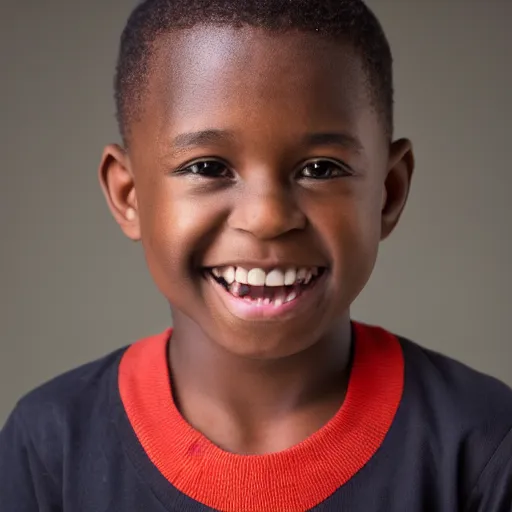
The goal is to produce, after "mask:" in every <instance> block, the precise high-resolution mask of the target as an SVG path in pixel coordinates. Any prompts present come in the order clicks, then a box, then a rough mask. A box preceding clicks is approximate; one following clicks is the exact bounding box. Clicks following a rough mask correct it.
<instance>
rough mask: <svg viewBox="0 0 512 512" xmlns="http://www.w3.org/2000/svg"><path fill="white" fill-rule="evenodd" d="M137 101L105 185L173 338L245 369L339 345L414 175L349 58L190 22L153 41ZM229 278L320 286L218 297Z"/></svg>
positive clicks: (259, 33) (320, 43)
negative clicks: (255, 362) (162, 304)
mask: <svg viewBox="0 0 512 512" xmlns="http://www.w3.org/2000/svg"><path fill="white" fill-rule="evenodd" d="M143 94H144V99H143V110H142V115H141V116H140V117H139V118H138V119H136V120H135V121H134V122H133V123H132V125H131V127H130V145H129V151H127V152H126V153H125V152H123V151H122V150H121V149H120V148H119V147H117V146H109V147H107V148H106V150H105V155H104V159H103V162H102V165H101V168H100V175H101V180H102V185H103V188H104V191H105V193H106V196H107V200H108V202H109V205H110V207H111V208H112V211H113V213H114V215H115V217H116V219H117V220H118V222H119V223H120V225H121V227H122V228H123V230H124V232H125V233H126V234H127V235H128V236H129V237H130V238H132V239H139V238H140V239H141V240H142V243H143V246H144V250H145V254H146V258H147V262H148V265H149V268H150V271H151V273H152V275H153V278H154V280H155V282H156V284H157V285H158V287H159V289H160V290H161V292H162V293H163V294H164V295H165V297H166V298H167V299H168V300H169V302H170V303H171V305H172V308H173V317H174V322H175V329H176V335H177V336H180V337H186V334H187V332H189V331H187V329H190V332H194V335H195V336H198V335H204V336H206V337H208V338H209V339H210V340H213V341H214V342H215V343H217V344H218V345H221V346H223V347H224V348H225V349H227V350H228V351H230V352H231V353H236V354H238V355H244V356H247V357H253V358H278V357H283V356H287V355H291V354H294V353H298V352H300V351H302V350H305V349H306V348H308V347H310V346H311V345H312V344H314V343H315V342H317V341H318V340H320V339H325V338H327V337H330V336H336V333H337V332H339V330H340V327H341V325H342V324H343V323H346V322H347V321H348V311H349V307H350V304H351V303H352V302H353V300H354V299H355V298H356V296H357V295H358V294H359V293H360V291H361V290H362V289H363V287H364V286H365V284H366V282H367V280H368V278H369V277H370V274H371V272H372V269H373V267H374V263H375V259H376V255H377V248H378V245H379V241H380V240H381V239H382V238H384V237H385V236H387V235H388V234H389V233H390V232H391V230H392V229H393V227H394V226H395V224H396V222H397V220H398V218H399V216H400V213H401V211H402V208H403V206H404V204H405V200H406V197H407V192H408V189H409V180H410V175H411V172H412V166H413V164H412V156H411V153H410V147H409V144H408V142H407V141H400V142H396V143H394V144H392V145H390V144H389V142H388V140H387V138H386V136H385V132H384V130H383V123H382V121H381V118H380V115H379V114H378V113H377V112H376V111H375V110H374V109H373V108H372V100H371V97H370V95H369V88H368V85H367V76H366V74H365V73H364V71H363V69H362V67H361V61H360V59H359V58H358V56H357V55H356V54H355V52H354V51H352V49H351V48H350V47H349V46H346V45H343V44H341V43H336V42H333V41H328V40H324V39H322V38H321V37H319V36H316V35H314V34H304V33H297V32H294V33H288V34H285V35H277V34H272V33H269V32H266V31H264V30H261V29H255V28H244V29H240V30H235V29H233V28H230V27H222V26H221V27H213V26H206V27H205V26H203V27H196V28H194V29H191V30H186V31H185V30H183V31H177V32H174V33H172V34H168V35H165V36H161V37H160V39H159V40H158V41H157V44H156V48H155V54H154V58H153V59H152V61H151V66H150V69H149V78H148V87H147V89H145V90H144V91H143ZM196 164H197V165H196ZM229 267H238V268H243V269H245V270H248V271H249V270H251V269H256V268H260V269H262V270H264V271H267V274H262V273H261V272H258V271H255V272H253V273H252V277H251V278H250V280H251V281H252V280H253V279H255V281H252V282H253V283H256V284H257V283H261V281H258V279H266V278H269V279H273V278H275V279H277V281H276V282H277V283H279V282H280V281H279V280H280V279H282V277H281V276H285V271H286V270H287V269H288V270H290V269H301V268H305V269H307V270H310V271H311V270H313V274H314V273H317V274H318V275H317V276H316V277H315V276H313V277H311V276H309V275H308V277H307V279H306V280H309V279H310V277H311V282H309V283H308V284H307V285H305V284H304V283H302V284H300V283H299V284H297V285H291V286H287V287H284V286H281V287H278V288H274V289H269V287H263V286H256V285H254V286H248V287H245V288H244V287H243V286H240V285H236V283H234V284H231V286H230V287H229V290H228V289H227V284H229V282H230V281H231V279H232V271H231V270H230V268H229ZM276 268H277V270H281V271H282V273H281V274H280V273H279V272H278V273H274V275H273V277H272V278H270V277H269V275H268V273H269V271H271V270H272V269H276ZM316 269H319V270H316ZM213 274H216V275H217V278H214V276H213ZM290 275H292V276H293V274H290V272H289V273H288V277H289V278H290ZM306 275H307V274H306ZM219 276H221V278H223V280H224V281H223V280H222V279H219ZM237 276H238V277H239V281H243V280H244V279H246V278H247V277H246V276H244V272H243V271H239V275H238V274H237ZM262 276H263V277H262ZM302 277H304V275H302ZM295 278H297V276H295ZM299 281H300V276H299ZM247 292H249V298H248V297H245V298H242V297H240V295H242V296H243V295H244V294H245V293H247ZM293 294H295V295H297V298H293ZM237 295H238V297H235V296H237ZM290 297H292V299H291V300H290ZM258 298H259V299H260V300H259V301H258ZM265 299H270V300H265ZM287 300H288V301H289V302H286V301H287ZM268 302H270V304H268ZM281 302H283V304H281ZM185 326H186V327H185ZM192 326H195V327H196V328H193V327H192ZM197 326H198V327H199V328H197Z"/></svg>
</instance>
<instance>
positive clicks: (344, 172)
mask: <svg viewBox="0 0 512 512" xmlns="http://www.w3.org/2000/svg"><path fill="white" fill-rule="evenodd" d="M322 163H327V164H331V165H330V166H329V168H330V169H332V168H335V169H336V173H335V175H334V176H333V175H330V176H328V177H311V176H303V177H302V178H303V179H310V180H314V181H327V180H332V179H335V178H342V177H346V176H351V175H352V174H353V171H352V170H351V169H350V168H349V167H348V166H347V165H346V164H343V163H341V162H338V161H336V160H332V159H330V158H317V159H314V160H311V161H309V162H307V163H306V164H305V165H304V166H303V167H302V168H301V171H304V169H307V168H308V167H310V166H315V165H317V166H318V165H319V164H322ZM211 164H217V165H218V166H220V168H221V169H222V170H223V171H226V172H227V173H230V174H231V173H232V171H231V170H230V169H229V167H228V166H227V165H226V164H224V163H222V162H220V161H218V160H214V159H205V160H199V161H196V162H192V163H191V164H188V165H186V166H183V167H181V168H179V169H177V170H176V171H174V174H180V175H193V176H201V177H204V178H208V179H214V178H231V176H226V175H225V173H219V174H215V175H211V174H208V173H207V172H206V173H205V172H201V167H200V166H203V170H204V166H206V165H211ZM193 168H196V169H195V170H193Z"/></svg>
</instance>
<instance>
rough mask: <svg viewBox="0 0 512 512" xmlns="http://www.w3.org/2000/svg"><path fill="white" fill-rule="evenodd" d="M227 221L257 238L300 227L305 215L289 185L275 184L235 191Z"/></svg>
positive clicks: (233, 226) (269, 236) (299, 228)
mask: <svg viewBox="0 0 512 512" xmlns="http://www.w3.org/2000/svg"><path fill="white" fill-rule="evenodd" d="M247 188H248V187H247ZM228 224H229V226H230V227H231V228H232V229H236V230H239V231H245V232H247V233H250V234H251V235H253V236H255V237H256V238H258V239H260V240H271V239H275V238H278V237H280V236H282V235H284V234H286V233H288V232H290V231H294V230H301V229H304V227H305V226H306V216H305V214H304V213H303V211H302V210H301V209H300V207H299V205H298V202H297V200H296V198H295V197H294V195H293V191H292V190H291V187H286V186H283V185H277V184H276V185H274V186H271V187H268V186H267V187H264V188H260V189H259V190H248V189H246V190H245V191H244V193H242V194H240V195H239V197H238V199H237V201H236V204H235V206H234V207H233V209H232V211H231V214H230V216H229V219H228Z"/></svg>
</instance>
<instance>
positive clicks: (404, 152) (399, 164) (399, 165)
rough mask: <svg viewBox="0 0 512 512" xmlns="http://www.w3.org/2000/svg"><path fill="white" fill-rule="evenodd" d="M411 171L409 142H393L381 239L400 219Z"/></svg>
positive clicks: (412, 164)
mask: <svg viewBox="0 0 512 512" xmlns="http://www.w3.org/2000/svg"><path fill="white" fill-rule="evenodd" d="M413 171H414V155H413V152H412V144H411V142H410V141H409V140H407V139H400V140H397V141H395V142H393V143H392V144H391V148H390V156H389V165H388V171H387V175H386V179H385V183H384V190H383V201H382V202H383V206H382V215H381V219H382V226H381V240H384V239H385V238H387V237H388V236H389V235H390V234H391V232H392V231H393V229H394V228H395V226H396V225H397V223H398V221H399V220H400V216H401V214H402V212H403V210H404V207H405V204H406V202H407V197H408V195H409V190H410V186H411V178H412V174H413Z"/></svg>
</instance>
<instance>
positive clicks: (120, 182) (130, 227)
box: [98, 144, 140, 241]
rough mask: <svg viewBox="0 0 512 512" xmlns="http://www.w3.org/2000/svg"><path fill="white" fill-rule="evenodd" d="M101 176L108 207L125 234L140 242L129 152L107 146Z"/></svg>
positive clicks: (114, 146) (102, 160)
mask: <svg viewBox="0 0 512 512" xmlns="http://www.w3.org/2000/svg"><path fill="white" fill-rule="evenodd" d="M98 175H99V180H100V185H101V188H102V191H103V194H104V196H105V199H106V201H107V205H108V207H109V208H110V211H111V212H112V215H113V216H114V218H115V220H116V221H117V223H118V224H119V226H120V227H121V229H122V230H123V232H124V234H125V235H126V236H127V237H128V238H130V239H131V240H134V241H138V240H140V224H139V215H138V210H137V195H136V192H135V183H134V180H133V175H132V172H131V170H130V162H129V159H128V155H127V154H126V151H125V150H124V149H123V148H121V147H120V146H118V145H116V144H111V145H109V146H107V147H106V148H105V150H104V151H103V156H102V159H101V164H100V167H99V171H98Z"/></svg>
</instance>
